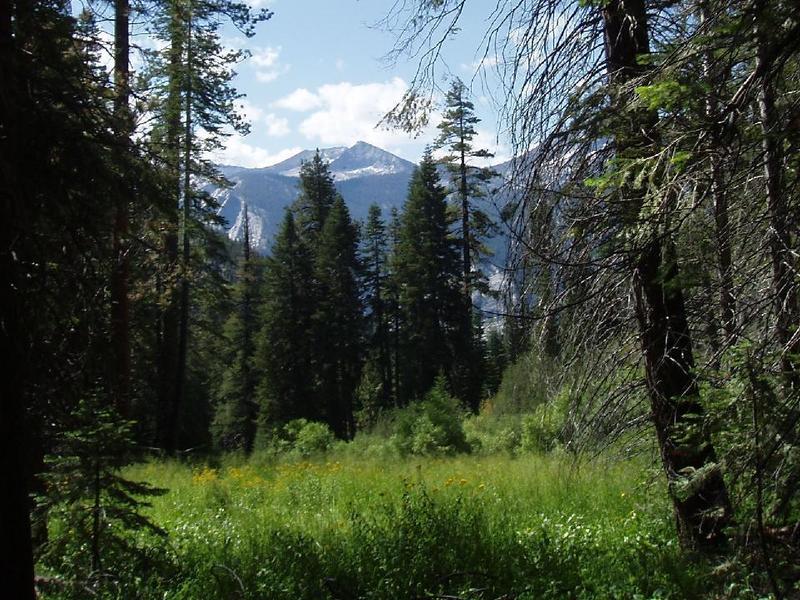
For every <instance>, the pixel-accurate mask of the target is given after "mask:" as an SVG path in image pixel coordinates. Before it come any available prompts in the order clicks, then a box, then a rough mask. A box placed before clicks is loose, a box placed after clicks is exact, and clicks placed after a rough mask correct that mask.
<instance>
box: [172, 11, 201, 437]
mask: <svg viewBox="0 0 800 600" xmlns="http://www.w3.org/2000/svg"><path fill="white" fill-rule="evenodd" d="M188 11H189V13H188V15H187V18H186V69H187V73H186V91H185V94H186V98H185V107H184V128H185V130H184V139H183V144H184V148H183V213H182V218H181V241H182V250H181V266H180V273H181V284H180V321H179V328H178V370H177V373H176V379H175V398H174V400H173V402H172V406H171V407H170V408H171V411H170V425H171V431H172V440H171V442H172V443H171V445H170V446H169V447H168V448H167V450H168V451H174V450H175V449H176V448H177V442H178V419H179V415H180V410H181V406H182V405H183V403H184V401H185V399H186V398H185V396H186V368H187V360H188V352H189V300H190V299H189V268H190V262H191V241H190V230H191V219H192V203H193V201H194V200H193V197H192V14H191V5H190V6H189V8H188Z"/></svg>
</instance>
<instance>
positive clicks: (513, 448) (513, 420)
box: [464, 414, 521, 456]
mask: <svg viewBox="0 0 800 600" xmlns="http://www.w3.org/2000/svg"><path fill="white" fill-rule="evenodd" d="M464 432H465V434H466V437H467V443H468V444H469V446H470V448H471V449H472V451H473V452H477V453H480V454H484V455H490V454H496V453H498V452H501V453H507V454H509V455H511V456H513V455H515V454H517V452H518V451H519V446H520V436H521V425H520V419H519V417H517V416H493V415H489V414H481V415H477V416H469V417H467V418H466V419H465V420H464Z"/></svg>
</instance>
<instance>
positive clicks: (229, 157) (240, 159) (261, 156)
mask: <svg viewBox="0 0 800 600" xmlns="http://www.w3.org/2000/svg"><path fill="white" fill-rule="evenodd" d="M301 150H302V148H299V147H296V148H286V149H284V150H280V151H278V152H275V153H271V152H269V151H268V150H265V149H264V148H260V147H258V146H253V145H252V144H248V143H247V142H246V141H244V138H243V137H242V136H239V135H234V136H231V137H229V138H228V139H227V140H226V141H225V149H224V150H221V151H219V152H217V153H215V154H214V156H213V160H215V161H216V162H218V163H221V164H225V165H235V166H237V167H249V168H259V167H268V166H269V165H274V164H275V163H279V162H281V161H282V160H286V159H287V158H289V157H290V156H294V155H295V154H297V153H298V152H300V151H301Z"/></svg>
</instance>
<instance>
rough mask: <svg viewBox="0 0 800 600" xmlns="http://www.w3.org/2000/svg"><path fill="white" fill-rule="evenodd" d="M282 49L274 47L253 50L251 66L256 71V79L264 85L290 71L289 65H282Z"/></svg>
mask: <svg viewBox="0 0 800 600" xmlns="http://www.w3.org/2000/svg"><path fill="white" fill-rule="evenodd" d="M280 56H281V47H280V46H277V47H275V48H273V47H272V46H267V47H256V48H253V50H252V56H250V59H249V61H250V64H251V65H252V66H253V67H254V68H255V70H256V79H258V81H260V82H262V83H269V82H270V81H274V80H275V79H277V78H278V77H280V76H281V75H282V74H283V73H286V71H288V70H289V65H281V63H280Z"/></svg>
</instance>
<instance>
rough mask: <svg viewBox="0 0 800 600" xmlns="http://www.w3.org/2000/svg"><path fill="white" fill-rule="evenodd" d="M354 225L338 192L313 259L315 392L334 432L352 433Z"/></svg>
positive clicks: (356, 330)
mask: <svg viewBox="0 0 800 600" xmlns="http://www.w3.org/2000/svg"><path fill="white" fill-rule="evenodd" d="M357 252H358V231H357V229H356V227H355V226H354V225H353V223H352V221H351V219H350V212H349V211H348V210H347V206H345V203H344V200H343V199H342V197H341V196H337V197H336V199H335V200H334V202H333V205H332V206H331V208H330V211H329V212H328V216H327V218H326V219H325V225H324V226H323V228H322V231H321V232H320V236H319V243H318V245H317V248H316V253H315V254H316V256H315V260H314V273H315V276H314V279H315V282H316V285H317V286H318V290H317V294H316V296H317V298H318V300H317V302H316V305H315V312H314V333H315V338H314V341H315V344H314V347H315V364H316V369H317V378H318V380H319V387H318V389H317V397H318V398H319V402H320V405H321V406H322V407H324V410H325V412H326V416H327V421H328V423H329V425H330V426H331V428H332V429H333V431H334V433H335V434H336V435H337V436H338V437H340V438H343V439H347V438H350V437H352V436H353V435H354V434H355V424H354V420H353V396H354V394H355V390H356V386H357V385H358V380H359V378H360V375H361V355H362V328H363V322H362V315H363V308H362V306H361V299H360V294H359V292H360V290H359V286H358V283H359V281H358V276H359V271H360V264H359V260H358V255H357Z"/></svg>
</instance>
